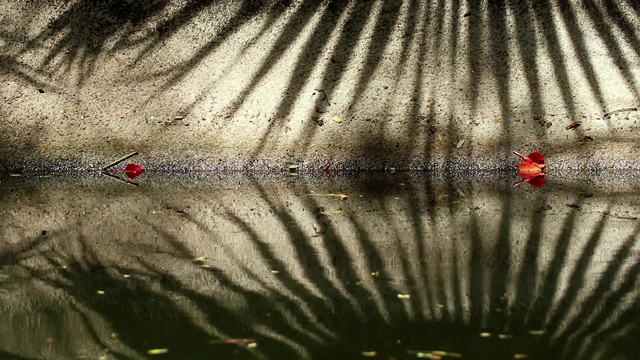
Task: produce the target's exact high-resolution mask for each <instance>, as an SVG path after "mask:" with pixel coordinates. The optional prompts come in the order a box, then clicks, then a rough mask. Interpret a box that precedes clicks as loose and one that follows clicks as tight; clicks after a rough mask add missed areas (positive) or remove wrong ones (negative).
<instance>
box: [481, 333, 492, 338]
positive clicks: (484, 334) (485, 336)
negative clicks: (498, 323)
mask: <svg viewBox="0 0 640 360" xmlns="http://www.w3.org/2000/svg"><path fill="white" fill-rule="evenodd" d="M480 337H484V338H487V337H491V333H488V332H482V333H480Z"/></svg>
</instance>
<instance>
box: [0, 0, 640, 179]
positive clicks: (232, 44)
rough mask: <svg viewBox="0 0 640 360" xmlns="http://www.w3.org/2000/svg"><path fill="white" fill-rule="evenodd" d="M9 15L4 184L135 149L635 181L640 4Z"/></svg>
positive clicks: (176, 157)
mask: <svg viewBox="0 0 640 360" xmlns="http://www.w3.org/2000/svg"><path fill="white" fill-rule="evenodd" d="M0 14H1V15H0V17H1V20H2V21H0V71H1V74H2V87H1V89H0V93H1V94H2V97H3V101H2V104H1V105H0V136H1V138H0V164H4V165H5V168H9V169H12V168H16V167H20V166H24V165H29V164H30V165H31V166H35V165H39V166H45V167H52V166H56V165H57V166H67V167H69V166H70V167H92V166H97V164H100V163H104V162H108V161H110V160H111V159H112V158H114V157H116V156H118V155H120V154H122V153H126V152H127V151H128V150H129V149H131V148H135V149H137V150H139V151H141V153H142V154H143V155H144V156H146V157H147V159H148V161H149V163H150V164H153V166H154V167H169V166H170V167H178V168H185V167H187V168H206V169H211V168H222V167H246V166H252V167H268V166H275V167H283V166H286V163H288V162H296V163H301V164H305V165H309V166H310V167H315V166H318V165H320V164H322V163H325V162H328V161H334V162H335V163H337V164H338V166H342V167H349V166H351V167H358V168H381V167H396V168H402V167H408V168H411V167H413V168H420V167H439V166H444V167H464V168H469V167H473V166H480V167H485V168H493V167H506V166H511V165H513V163H514V162H515V160H509V159H510V158H509V156H510V155H509V154H510V151H511V150H518V151H521V152H528V151H533V150H539V151H542V152H544V153H545V154H547V155H548V156H549V159H550V163H551V166H552V167H553V166H555V167H558V168H560V167H571V168H610V167H622V168H628V167H637V160H636V159H637V158H638V154H639V151H638V146H637V144H636V138H637V131H638V114H637V111H623V112H620V113H616V114H615V115H613V116H611V117H608V118H605V117H603V115H604V114H605V113H608V112H611V111H614V110H619V109H625V108H635V107H637V106H638V102H639V101H638V100H639V93H640V90H639V87H638V82H639V81H640V65H638V64H640V61H639V60H640V59H639V55H640V54H639V53H638V49H639V48H640V46H639V44H640V21H638V15H639V14H640V9H639V8H638V5H637V3H636V2H635V1H632V0H623V1H614V2H611V1H595V0H589V1H562V2H555V1H506V0H505V1H491V2H482V1H475V0H468V1H428V0H412V1H396V0H378V1H324V2H323V1H305V0H297V1H292V0H274V1H215V0H209V1H204V0H199V1H196V0H191V1H170V0H155V1H152V0H147V1H135V2H133V1H124V0H112V1H102V2H100V3H95V2H94V1H85V0H77V1H44V0H42V1H29V2H24V1H3V2H2V3H1V4H0ZM183 117H184V118H183ZM333 117H339V118H340V119H341V120H342V122H340V123H338V122H335V121H333V120H332V118H333ZM176 118H180V119H176ZM576 121H581V122H582V125H581V126H580V127H578V128H575V129H573V130H566V126H567V125H569V124H571V123H573V122H576ZM320 123H323V125H322V126H320V125H319V124H320ZM509 161H511V163H509Z"/></svg>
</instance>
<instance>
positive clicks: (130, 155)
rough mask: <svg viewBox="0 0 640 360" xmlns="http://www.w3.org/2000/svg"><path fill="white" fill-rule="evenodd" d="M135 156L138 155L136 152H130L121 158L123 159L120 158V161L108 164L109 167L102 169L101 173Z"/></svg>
mask: <svg viewBox="0 0 640 360" xmlns="http://www.w3.org/2000/svg"><path fill="white" fill-rule="evenodd" d="M136 155H138V152H137V151H134V152H132V153H131V154H129V155H127V156H123V157H121V158H120V159H118V160H116V161H114V162H112V163H111V164H109V165H107V166H105V167H103V168H102V171H107V170H108V169H109V168H112V167H114V166H116V165H118V164H120V163H121V162H123V161H125V160H127V159H128V158H130V157H133V156H136Z"/></svg>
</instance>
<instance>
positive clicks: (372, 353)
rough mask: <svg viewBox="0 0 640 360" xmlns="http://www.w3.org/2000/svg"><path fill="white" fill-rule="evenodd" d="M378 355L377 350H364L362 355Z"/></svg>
mask: <svg viewBox="0 0 640 360" xmlns="http://www.w3.org/2000/svg"><path fill="white" fill-rule="evenodd" d="M376 355H378V353H377V352H375V351H363V352H362V356H366V357H374V356H376Z"/></svg>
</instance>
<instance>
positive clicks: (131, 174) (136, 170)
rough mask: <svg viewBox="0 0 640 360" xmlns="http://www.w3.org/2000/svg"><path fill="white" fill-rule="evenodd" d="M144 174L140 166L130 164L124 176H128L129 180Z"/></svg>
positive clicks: (125, 169)
mask: <svg viewBox="0 0 640 360" xmlns="http://www.w3.org/2000/svg"><path fill="white" fill-rule="evenodd" d="M143 172H144V168H143V167H142V165H140V164H128V165H127V166H126V167H125V168H124V174H125V175H127V177H128V178H129V179H135V178H137V177H138V176H140V175H142V173H143Z"/></svg>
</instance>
